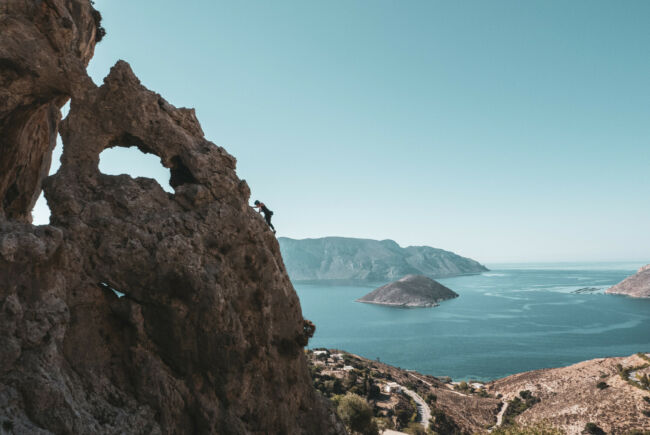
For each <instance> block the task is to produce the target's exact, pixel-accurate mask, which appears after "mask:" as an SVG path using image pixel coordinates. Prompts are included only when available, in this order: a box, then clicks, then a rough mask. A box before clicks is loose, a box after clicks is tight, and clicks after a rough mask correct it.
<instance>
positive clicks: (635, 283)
mask: <svg viewBox="0 0 650 435" xmlns="http://www.w3.org/2000/svg"><path fill="white" fill-rule="evenodd" d="M605 293H609V294H618V295H626V296H630V297H633V298H650V264H646V265H645V266H643V267H642V268H641V269H639V271H638V272H637V273H636V274H634V275H632V276H630V277H628V278H626V279H624V280H623V281H621V282H620V283H618V284H616V285H615V286H613V287H610V288H608V289H607V290H606V291H605Z"/></svg>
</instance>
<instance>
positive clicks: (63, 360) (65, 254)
mask: <svg viewBox="0 0 650 435" xmlns="http://www.w3.org/2000/svg"><path fill="white" fill-rule="evenodd" d="M19 6H21V7H22V9H21V8H19ZM30 8H32V9H30ZM33 8H38V11H41V12H42V11H45V12H43V13H46V12H47V13H50V12H51V13H52V15H51V17H58V18H57V19H60V18H61V17H67V16H68V15H66V13H67V14H70V16H71V17H72V18H70V20H71V21H72V24H70V23H68V22H67V21H66V22H65V23H67V24H65V23H63V24H61V26H62V29H59V28H58V27H56V26H55V24H56V23H58V22H59V21H56V23H54V22H48V23H49V24H47V26H50V27H47V26H46V27H44V29H45V30H42V32H41V33H39V32H37V30H38V29H40V27H39V26H40V25H41V24H42V23H41V22H40V21H39V19H40V18H39V17H41V15H39V14H37V13H36V12H34V13H33V14H32V15H30V14H28V13H27V12H29V13H32V12H33ZM0 9H3V11H2V12H3V14H6V13H7V12H6V11H9V12H11V14H9V16H6V15H3V16H2V18H1V20H2V24H1V25H2V26H3V27H2V32H1V33H0V42H1V44H0V46H1V47H2V48H1V49H2V50H3V51H2V53H3V55H0V59H3V56H4V53H6V52H7V46H8V45H10V43H11V41H14V39H11V38H12V37H15V38H19V36H16V35H15V34H14V32H17V31H18V30H13V29H23V30H24V29H31V30H33V31H34V36H33V39H38V38H45V39H46V40H47V44H48V46H47V47H50V44H51V47H50V48H47V47H45V48H44V47H42V46H41V45H39V44H40V42H39V41H40V39H39V40H38V41H32V40H30V39H27V40H26V41H27V42H26V43H28V44H31V43H33V44H35V45H34V50H35V51H37V52H35V53H33V55H34V56H36V57H39V56H41V55H43V56H45V54H43V53H42V52H41V50H45V49H46V48H47V49H50V50H54V48H53V47H58V51H57V50H54V51H56V56H57V59H59V60H60V62H56V61H55V60H54V58H53V59H52V60H51V61H50V63H43V64H39V65H40V66H39V68H43V70H42V71H41V70H39V71H38V74H37V75H36V76H35V77H38V78H39V80H43V82H40V81H37V80H36V79H34V80H35V81H34V82H33V83H31V82H30V83H27V84H26V85H24V86H23V85H20V86H18V85H16V84H12V85H11V86H13V87H11V88H10V90H9V91H7V92H5V91H6V89H5V88H2V92H3V94H1V95H2V99H0V102H1V103H2V104H0V113H2V114H3V115H2V116H3V117H2V118H1V119H2V124H0V128H2V129H4V130H2V132H3V134H4V132H6V131H14V132H22V133H20V134H23V135H25V137H36V136H37V135H38V132H39V131H40V130H39V129H41V128H43V126H46V127H47V128H48V129H50V130H48V135H51V134H52V132H54V133H55V132H56V125H57V122H58V115H57V116H55V117H54V118H55V121H57V122H53V123H50V124H42V123H41V122H40V121H39V122H25V123H22V124H21V123H20V122H19V121H20V120H21V119H23V118H21V117H22V116H23V115H21V113H22V114H32V108H37V107H36V106H38V107H42V105H44V107H46V109H47V111H51V110H52V111H53V110H55V109H56V110H57V113H58V109H57V107H58V106H57V105H59V103H61V101H63V100H64V99H65V98H67V97H66V95H71V96H72V103H71V108H70V113H69V115H68V117H67V118H66V119H65V121H63V122H62V123H61V136H62V138H63V142H64V151H63V156H62V159H61V168H60V170H59V171H58V172H57V174H56V175H54V176H52V177H48V178H46V179H45V181H44V183H43V185H44V191H45V196H46V198H47V200H48V204H49V206H50V209H51V213H52V215H51V218H50V221H51V225H47V226H33V225H31V224H29V223H28V222H26V220H28V219H26V216H27V215H28V214H29V210H30V207H27V205H28V204H30V201H31V200H27V199H25V201H23V202H21V206H20V207H18V205H17V204H18V203H17V202H16V201H17V199H16V198H33V197H34V195H36V196H37V195H38V193H39V190H38V188H37V185H38V182H31V181H34V180H33V179H30V180H31V181H30V182H29V183H28V182H27V181H25V182H17V181H16V182H14V183H13V184H12V186H13V187H10V188H6V184H7V183H6V180H8V179H10V178H11V177H5V172H4V170H5V169H6V168H17V167H23V168H31V169H33V168H32V166H30V165H32V160H29V158H30V157H29V156H32V157H34V159H35V160H38V159H39V158H40V159H47V158H49V157H47V156H49V150H50V149H49V148H48V147H51V143H50V142H47V147H45V148H39V146H40V145H38V144H33V145H34V147H33V148H31V149H30V150H27V151H26V150H24V149H22V148H21V147H22V146H23V145H25V146H26V144H28V143H30V141H27V140H26V141H25V142H24V143H23V142H20V141H18V142H16V141H14V140H13V139H12V141H11V142H3V143H2V147H3V148H2V149H3V153H2V154H1V155H0V167H1V168H3V169H2V172H0V174H2V175H1V176H2V180H3V181H2V183H4V184H0V186H2V187H1V188H0V201H2V204H4V206H5V208H4V211H5V212H4V215H0V432H3V433H4V432H14V433H29V434H33V433H36V434H38V433H62V434H63V433H66V434H67V433H135V434H156V433H174V434H204V433H215V434H243V433H260V434H261V433H278V434H280V433H285V434H300V433H304V434H330V433H331V434H337V433H344V432H345V430H344V428H343V427H342V426H341V424H340V422H339V421H338V420H337V419H336V417H335V416H334V415H333V413H332V412H331V410H330V408H329V407H328V405H327V404H326V403H325V401H324V400H323V399H321V397H320V396H319V395H318V394H317V393H316V391H315V390H314V389H313V387H312V384H311V380H310V378H309V374H308V370H307V365H306V360H305V356H304V354H303V349H302V348H303V346H305V344H306V343H307V340H308V338H309V336H310V334H312V333H313V325H312V324H311V323H310V322H307V321H305V320H304V319H303V318H302V314H301V309H300V303H299V300H298V298H297V295H296V293H295V291H294V289H293V287H292V285H291V283H290V281H289V278H288V276H287V274H286V271H285V269H284V265H283V262H282V257H281V255H280V250H279V246H278V243H277V241H276V239H275V237H274V236H273V234H272V233H271V232H270V231H269V229H268V227H267V225H266V224H265V222H264V221H263V219H262V218H261V217H259V216H258V215H257V213H255V212H254V211H253V210H252V209H251V208H250V207H249V206H248V201H249V189H248V186H247V185H246V183H245V182H244V181H242V180H239V179H238V178H237V176H236V174H235V163H236V162H235V159H234V158H233V157H232V156H230V155H229V154H228V153H227V152H226V151H225V150H224V149H222V148H220V147H217V146H215V145H214V144H213V143H211V142H209V141H207V140H206V139H205V138H204V137H203V133H202V130H201V127H200V125H199V123H198V121H197V119H196V117H195V115H194V112H193V110H189V109H182V108H181V109H177V108H175V107H173V106H172V105H170V104H169V103H168V102H166V101H165V100H164V99H163V98H162V97H161V96H160V95H158V94H155V93H154V92H151V91H149V90H147V89H145V88H144V87H143V86H142V85H141V84H140V82H139V80H138V79H137V78H136V76H135V75H134V74H133V72H132V71H131V69H130V67H129V65H128V64H126V63H125V62H118V63H117V64H116V65H115V66H114V67H113V69H112V70H111V72H110V74H109V76H108V77H107V78H106V79H105V81H104V84H103V86H101V87H96V86H95V85H94V84H93V83H92V81H90V80H89V79H88V77H87V76H86V74H85V71H84V70H83V66H84V64H85V62H87V60H88V58H89V56H90V55H91V54H92V46H93V43H94V40H93V38H94V36H93V34H94V33H93V32H94V31H95V30H93V29H92V28H91V23H90V22H87V23H86V21H84V20H85V19H86V18H88V17H87V16H86V15H88V16H91V13H92V8H91V7H90V4H89V3H88V2H81V1H73V0H68V1H57V0H44V1H39V2H32V1H26V0H25V1H24V2H20V1H10V2H9V3H8V7H7V8H6V10H5V3H4V2H3V4H2V6H1V7H0ZM25 11H27V12H25ZM52 11H55V12H56V13H54V12H52ZM19 12H20V13H19ZM23 12H25V13H23ZM39 13H40V12H39ZM21 14H22V15H21ZM46 17H50V15H47V14H46ZM80 17H81V18H80ZM52 19H54V18H52ZM75 20H77V21H75ZM39 23H40V24H39ZM43 25H44V24H43ZM69 25H71V26H72V27H67V26H69ZM93 25H94V24H93ZM23 30H21V31H23ZM46 30H47V31H46ZM5 32H9V33H5ZM66 32H70V34H68V33H66ZM12 35H13V36H12ZM30 38H31V37H30ZM15 40H18V39H15ZM30 41H31V42H30ZM84 41H85V42H84ZM72 59H77V60H76V61H74V62H73V61H72ZM68 61H70V65H72V66H74V65H73V64H74V63H75V62H77V63H76V66H75V67H74V68H76V67H79V68H81V69H80V70H79V71H77V72H78V76H77V75H74V74H77V73H75V72H74V71H73V73H71V74H70V75H69V76H68V80H70V81H71V83H67V84H65V83H64V81H65V80H63V81H58V80H59V79H63V78H64V76H65V74H63V73H61V71H66V68H67V66H66V65H67V63H66V62H68ZM39 62H40V61H39ZM2 65H4V66H6V65H7V63H1V62H0V66H2ZM9 65H16V63H10V64H9ZM12 68H13V70H15V71H17V72H16V74H17V75H16V77H17V78H16V80H19V81H20V80H23V79H22V78H20V77H21V76H20V74H22V72H21V71H22V70H20V68H18V69H16V68H14V67H13V66H12ZM59 68H62V69H61V70H59ZM71 68H72V67H71ZM74 68H73V69H72V70H74ZM5 70H6V69H5ZM5 70H3V71H5ZM72 70H71V71H72ZM59 73H61V74H63V75H61V76H60V74H59ZM26 74H28V75H29V73H26ZM2 77H3V80H4V78H5V77H6V76H5V75H3V76H2ZM12 83H13V82H12ZM41 90H42V91H43V94H40V93H39V92H40V91H41ZM21 92H22V94H21ZM47 92H51V93H52V94H55V95H59V96H60V98H61V100H58V99H56V101H55V102H47V101H48V100H47V98H44V97H43V98H42V95H49V94H47ZM21 95H22V96H21ZM12 98H15V101H16V103H12V101H14V100H13V99H12ZM27 101H33V102H34V103H33V104H32V105H31V106H30V103H27ZM37 101H38V102H43V101H45V102H43V103H42V104H41V103H38V104H37V103H36V102H37ZM39 104H41V105H39ZM52 105H54V106H52ZM32 106H33V107H32ZM34 110H36V109H34ZM39 110H41V109H39ZM33 113H37V112H33ZM48 113H49V112H48ZM24 116H27V115H24ZM29 116H31V115H29ZM29 116H27V117H28V118H29ZM30 119H31V118H30ZM7 129H8V130H7ZM12 129H14V130H12ZM20 134H19V135H18V136H20ZM0 137H2V138H3V140H5V136H0ZM12 137H13V136H12ZM20 137H22V136H20ZM48 137H49V136H48ZM7 144H9V145H11V146H13V148H9V149H10V150H15V149H18V150H21V151H19V152H13V151H12V152H5V150H6V149H8V148H7V147H6V146H7ZM113 146H136V147H138V148H139V149H140V150H142V151H144V152H147V153H153V154H155V155H157V156H158V157H160V160H161V164H162V165H164V166H165V167H167V168H169V170H170V174H171V179H170V184H171V185H172V186H173V188H174V193H173V194H170V193H167V192H165V191H163V190H162V188H161V187H160V186H159V185H158V183H156V182H155V181H154V180H151V179H146V178H137V179H133V178H131V177H129V176H127V175H121V176H109V175H104V174H102V173H100V171H99V170H98V162H99V154H100V152H101V151H103V150H104V149H106V148H109V147H113ZM25 159H27V160H25ZM34 168H35V166H34ZM31 169H30V170H31ZM24 170H26V169H23V171H24ZM22 173H24V172H21V173H20V174H22ZM20 174H18V173H17V172H14V178H11V179H12V180H19V179H20V176H19V175H20ZM11 192H14V193H15V194H11ZM116 292H119V294H122V295H123V296H122V297H119V296H118V293H116Z"/></svg>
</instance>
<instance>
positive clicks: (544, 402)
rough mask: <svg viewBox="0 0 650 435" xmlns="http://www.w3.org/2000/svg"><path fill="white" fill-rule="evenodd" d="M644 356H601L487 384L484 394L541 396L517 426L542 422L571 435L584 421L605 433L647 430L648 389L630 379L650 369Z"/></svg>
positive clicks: (649, 416)
mask: <svg viewBox="0 0 650 435" xmlns="http://www.w3.org/2000/svg"><path fill="white" fill-rule="evenodd" d="M646 358H647V359H650V358H648V357H647V356H646V357H643V358H642V357H640V356H638V355H632V356H630V357H625V358H601V359H595V360H590V361H583V362H581V363H578V364H574V365H571V366H568V367H560V368H554V369H544V370H535V371H531V372H525V373H519V374H516V375H512V376H508V377H506V378H503V379H499V380H496V381H494V382H491V383H490V384H488V391H489V392H490V393H493V394H502V395H503V398H504V399H505V400H510V399H513V398H514V397H515V396H517V395H518V394H519V393H520V392H521V391H524V390H528V391H530V392H531V393H532V394H533V396H535V397H537V398H539V399H540V401H539V402H538V403H536V404H535V405H533V406H532V407H530V408H529V409H527V410H525V411H524V412H523V413H521V414H520V415H519V416H517V417H516V419H515V420H516V421H517V422H519V423H521V424H531V423H535V422H542V421H545V422H548V423H550V424H551V425H552V426H553V427H557V428H559V429H561V430H562V431H563V432H564V433H566V434H571V435H577V434H581V433H582V431H583V429H584V428H585V425H586V424H587V423H595V424H597V425H598V426H599V427H600V428H602V429H603V430H604V431H605V432H606V433H608V434H627V433H630V432H631V431H632V430H650V401H649V400H650V391H648V390H645V389H642V388H640V384H638V383H635V381H634V380H628V379H629V376H630V373H628V371H629V370H632V369H635V368H639V367H644V366H647V365H648V361H647V360H646ZM642 370H647V368H645V369H642ZM622 374H623V375H622ZM624 378H626V379H624ZM633 379H634V378H633ZM645 397H648V398H649V399H645Z"/></svg>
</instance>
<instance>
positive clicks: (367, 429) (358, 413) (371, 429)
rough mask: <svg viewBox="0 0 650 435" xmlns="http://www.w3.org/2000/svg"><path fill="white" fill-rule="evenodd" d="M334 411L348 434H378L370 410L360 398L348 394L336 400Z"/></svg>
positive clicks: (366, 403)
mask: <svg viewBox="0 0 650 435" xmlns="http://www.w3.org/2000/svg"><path fill="white" fill-rule="evenodd" d="M336 411H337V413H338V415H339V417H340V418H341V420H342V421H343V423H344V424H345V426H346V427H347V428H348V430H349V431H350V432H358V433H362V434H364V435H371V434H372V435H374V434H378V433H379V431H378V429H377V424H376V422H375V421H374V420H373V413H372V408H371V407H370V405H368V402H366V401H365V400H364V399H363V398H362V397H360V396H357V395H356V394H352V393H348V394H346V395H345V396H343V397H342V398H340V399H339V400H338V406H337V408H336Z"/></svg>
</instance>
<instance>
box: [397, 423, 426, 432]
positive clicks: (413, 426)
mask: <svg viewBox="0 0 650 435" xmlns="http://www.w3.org/2000/svg"><path fill="white" fill-rule="evenodd" d="M402 431H403V432H404V433H408V434H411V435H427V431H426V430H425V429H424V426H422V425H421V424H420V423H410V424H409V425H408V427H406V428H404V429H402Z"/></svg>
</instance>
